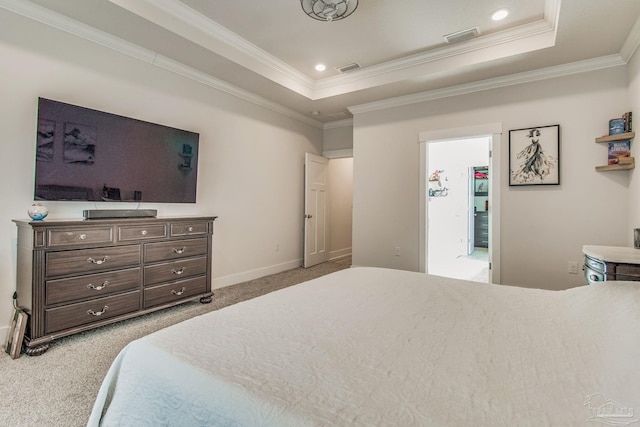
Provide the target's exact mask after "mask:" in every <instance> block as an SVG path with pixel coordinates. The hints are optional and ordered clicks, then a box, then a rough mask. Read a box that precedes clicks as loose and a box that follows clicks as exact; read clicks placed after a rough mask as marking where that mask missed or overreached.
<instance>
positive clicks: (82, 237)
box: [78, 233, 87, 240]
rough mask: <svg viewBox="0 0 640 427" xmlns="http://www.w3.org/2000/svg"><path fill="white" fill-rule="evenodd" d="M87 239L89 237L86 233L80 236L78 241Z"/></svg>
mask: <svg viewBox="0 0 640 427" xmlns="http://www.w3.org/2000/svg"><path fill="white" fill-rule="evenodd" d="M86 238H87V235H86V234H84V233H82V234H80V235H78V239H80V240H85V239H86Z"/></svg>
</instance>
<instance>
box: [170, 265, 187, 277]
mask: <svg viewBox="0 0 640 427" xmlns="http://www.w3.org/2000/svg"><path fill="white" fill-rule="evenodd" d="M171 272H172V273H173V274H176V275H178V276H179V275H181V274H182V273H184V267H182V268H181V269H180V270H176V269H175V268H172V269H171Z"/></svg>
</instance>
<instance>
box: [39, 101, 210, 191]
mask: <svg viewBox="0 0 640 427" xmlns="http://www.w3.org/2000/svg"><path fill="white" fill-rule="evenodd" d="M199 138H200V135H199V134H198V133H194V132H189V131H186V130H180V129H175V128H172V127H168V126H163V125H159V124H154V123H149V122H145V121H141V120H136V119H132V118H128V117H123V116H119V115H116V114H111V113H106V112H102V111H97V110H92V109H89V108H84V107H80V106H76V105H71V104H66V103H63V102H59V101H53V100H50V99H45V98H38V129H37V147H36V162H35V163H36V168H35V169H36V172H35V194H34V198H35V200H77V201H95V202H103V201H105V202H153V203H195V202H196V182H197V175H198V143H199Z"/></svg>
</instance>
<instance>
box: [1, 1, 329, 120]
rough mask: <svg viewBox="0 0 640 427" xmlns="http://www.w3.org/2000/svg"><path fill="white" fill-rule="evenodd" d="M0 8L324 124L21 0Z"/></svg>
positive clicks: (7, 3)
mask: <svg viewBox="0 0 640 427" xmlns="http://www.w3.org/2000/svg"><path fill="white" fill-rule="evenodd" d="M0 8H3V9H5V10H8V11H10V12H13V13H15V14H18V15H22V16H24V17H26V18H29V19H32V20H34V21H37V22H40V23H42V24H45V25H47V26H49V27H53V28H56V29H58V30H61V31H64V32H66V33H69V34H72V35H74V36H76V37H79V38H82V39H84V40H87V41H89V42H92V43H96V44H99V45H102V46H104V47H107V48H109V49H112V50H114V51H117V52H119V53H122V54H125V55H127V56H130V57H132V58H135V59H138V60H140V61H143V62H146V63H148V64H151V65H153V66H157V67H159V68H162V69H164V70H167V71H170V72H173V73H174V74H178V75H180V76H183V77H185V78H188V79H191V80H193V81H196V82H198V83H201V84H204V85H206V86H209V87H211V88H213V89H217V90H219V91H221V92H225V93H227V94H229V95H232V96H235V97H237V98H240V99H243V100H245V101H248V102H251V103H253V104H256V105H258V106H261V107H264V108H266V109H268V110H271V111H274V112H276V113H279V114H282V115H284V116H286V117H289V118H291V119H294V120H297V121H300V122H303V123H306V124H308V125H311V126H314V127H316V128H319V129H322V128H323V126H324V123H323V122H321V121H318V120H314V119H311V118H309V117H307V116H304V115H302V114H300V113H298V112H296V111H293V110H291V109H289V108H287V107H284V106H282V105H280V104H278V103H275V102H273V101H270V100H268V99H266V98H263V97H261V96H258V95H255V94H254V93H252V92H249V91H246V90H244V89H241V88H239V87H237V86H234V85H231V84H229V83H227V82H225V81H223V80H220V79H217V78H215V77H212V76H210V75H208V74H206V73H203V72H201V71H198V70H196V69H194V68H191V67H188V66H186V65H184V64H182V63H179V62H177V61H174V60H172V59H170V58H167V57H164V56H162V55H159V54H157V53H156V52H154V51H151V50H149V49H145V48H142V47H140V46H137V45H135V44H133V43H130V42H127V41H125V40H122V39H120V38H118V37H115V36H113V35H111V34H108V33H106V32H103V31H100V30H97V29H95V28H93V27H90V26H88V25H85V24H83V23H81V22H78V21H75V20H73V19H70V18H68V17H66V16H64V15H61V14H59V13H56V12H53V11H51V10H49V9H47V8H44V7H42V6H39V5H36V4H34V3H31V2H29V1H25V0H0Z"/></svg>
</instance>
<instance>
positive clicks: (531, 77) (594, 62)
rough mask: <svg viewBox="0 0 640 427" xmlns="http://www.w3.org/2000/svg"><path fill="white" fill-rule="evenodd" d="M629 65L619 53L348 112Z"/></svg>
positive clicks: (377, 103)
mask: <svg viewBox="0 0 640 427" xmlns="http://www.w3.org/2000/svg"><path fill="white" fill-rule="evenodd" d="M626 63H627V61H625V60H624V59H623V58H622V56H621V55H620V54H613V55H607V56H602V57H599V58H594V59H587V60H584V61H576V62H572V63H569V64H562V65H557V66H553V67H547V68H541V69H538V70H533V71H525V72H522V73H516V74H511V75H508V76H503V77H497V78H492V79H486V80H480V81H477V82H472V83H466V84H461V85H456V86H450V87H447V88H442V89H435V90H430V91H426V92H420V93H415V94H411V95H405V96H398V97H395V98H388V99H385V100H382V101H376V102H369V103H366V104H360V105H354V106H351V107H348V110H349V111H350V112H351V113H352V114H362V113H368V112H371V111H377V110H383V109H387V108H393V107H401V106H405V105H410V104H418V103H421V102H427V101H433V100H436V99H441V98H448V97H451V96H458V95H466V94H470V93H474V92H480V91H485V90H490V89H497V88H502V87H507V86H514V85H519V84H524V83H531V82H535V81H539V80H547V79H552V78H557V77H564V76H568V75H572V74H579V73H586V72H589V71H596V70H601V69H605V68H612V67H619V66H621V65H626Z"/></svg>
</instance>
